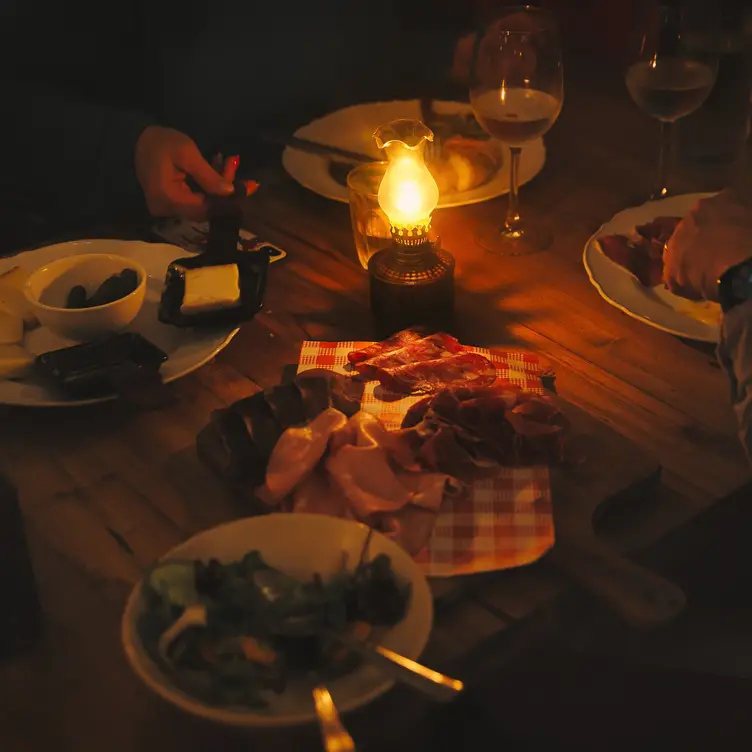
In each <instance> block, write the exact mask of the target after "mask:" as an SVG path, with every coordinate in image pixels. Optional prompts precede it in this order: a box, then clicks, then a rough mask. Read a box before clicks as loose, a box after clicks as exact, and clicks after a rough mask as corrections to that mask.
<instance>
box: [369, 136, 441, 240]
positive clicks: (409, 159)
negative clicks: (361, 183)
mask: <svg viewBox="0 0 752 752" xmlns="http://www.w3.org/2000/svg"><path fill="white" fill-rule="evenodd" d="M438 203H439V187H438V185H436V181H435V180H434V179H433V175H431V173H430V171H429V169H428V168H427V167H426V165H425V163H424V162H423V159H422V158H421V155H420V153H419V152H414V151H408V150H405V151H403V153H402V154H400V155H399V156H398V157H396V158H395V159H393V160H391V161H390V162H389V165H388V167H387V169H386V172H385V173H384V177H383V179H382V181H381V185H380V186H379V206H380V207H381V208H382V210H383V211H384V214H386V216H387V217H388V218H389V221H390V222H391V223H392V226H394V227H421V226H426V225H428V224H429V223H430V221H431V212H432V211H433V210H434V209H435V208H436V205H437V204H438Z"/></svg>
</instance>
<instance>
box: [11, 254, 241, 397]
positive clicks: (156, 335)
mask: <svg viewBox="0 0 752 752" xmlns="http://www.w3.org/2000/svg"><path fill="white" fill-rule="evenodd" d="M78 253H115V254H118V255H119V256H126V257H128V258H132V259H133V260H134V261H138V262H139V263H140V264H141V265H142V266H143V267H144V268H145V269H146V273H147V275H148V276H147V280H146V299H145V301H144V305H143V308H142V309H141V312H140V313H139V314H138V316H137V317H136V320H135V321H134V322H133V323H132V324H131V325H130V326H129V327H128V330H129V331H134V332H138V333H139V334H142V335H143V336H144V337H146V339H148V340H149V341H150V342H153V343H154V344H155V345H156V346H157V347H159V348H161V349H162V350H164V351H165V352H166V353H167V355H168V360H167V361H166V362H165V363H164V365H163V366H162V370H161V373H162V378H163V380H164V381H165V383H169V382H170V381H174V380H175V379H179V378H180V377H182V376H185V375H187V374H189V373H191V372H192V371H195V370H196V369H197V368H200V367H201V366H202V365H204V363H206V362H207V361H208V360H210V359H211V358H213V357H214V356H215V355H216V354H217V353H218V352H219V351H220V350H221V349H222V348H223V347H225V346H226V345H227V344H228V343H229V342H230V340H231V339H232V338H233V336H234V335H235V334H236V332H237V331H238V330H237V329H221V330H211V331H209V330H206V331H203V330H194V329H178V328H176V327H173V326H168V325H166V324H162V323H160V322H159V321H158V319H157V310H158V308H159V299H160V297H161V294H162V287H163V285H164V278H165V272H166V271H167V267H168V266H169V264H170V262H172V261H174V260H175V259H178V258H185V257H186V255H192V254H190V253H188V252H187V251H185V250H184V249H182V248H178V247H177V246H174V245H167V244H165V243H143V242H141V241H134V240H76V241H73V242H70V243H59V244H57V245H50V246H46V247H44V248H37V249H35V250H33V251H26V252H24V253H19V254H18V255H17V256H12V257H11V258H6V259H0V273H1V272H4V271H6V270H7V269H10V268H12V267H14V266H20V267H23V268H24V269H28V270H29V271H32V270H34V269H37V268H38V267H40V266H42V265H43V264H47V263H49V262H50V261H54V260H55V259H59V258H62V257H64V256H71V255H74V254H78ZM73 344H77V343H75V342H70V341H69V340H66V339H64V338H62V337H59V336H57V335H56V334H53V333H52V332H51V331H49V330H48V329H45V328H43V327H39V328H37V329H32V330H31V331H28V332H27V333H26V337H25V340H24V346H25V347H26V348H27V349H28V350H30V351H31V352H32V353H33V354H34V355H41V354H42V353H45V352H49V351H50V350H57V349H59V348H61V347H68V346H70V345H73ZM112 399H115V395H111V396H106V397H98V398H95V399H72V398H66V397H65V396H63V395H61V394H59V393H58V392H56V391H52V390H51V389H49V388H48V387H47V386H46V385H45V384H44V383H43V382H42V381H38V380H36V379H34V378H33V377H30V378H28V379H26V380H23V381H4V380H0V404H4V405H25V406H29V407H65V406H74V405H76V406H77V405H91V404H95V403H98V402H107V401H108V400H112Z"/></svg>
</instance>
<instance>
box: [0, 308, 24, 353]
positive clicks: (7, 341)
mask: <svg viewBox="0 0 752 752" xmlns="http://www.w3.org/2000/svg"><path fill="white" fill-rule="evenodd" d="M23 334H24V322H23V319H22V318H21V317H20V316H16V314H15V313H11V312H10V311H6V310H5V309H3V308H0V345H19V344H21V342H22V341H23Z"/></svg>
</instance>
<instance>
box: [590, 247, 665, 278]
mask: <svg viewBox="0 0 752 752" xmlns="http://www.w3.org/2000/svg"><path fill="white" fill-rule="evenodd" d="M598 245H599V246H600V249H601V250H602V251H603V254H604V255H605V256H606V257H607V258H609V259H611V261H613V262H614V263H615V264H618V265H619V266H621V267H622V268H623V269H626V270H627V271H628V272H630V273H631V274H634V276H635V277H637V279H638V280H639V282H640V284H642V285H645V287H655V286H656V285H660V284H661V282H662V281H663V257H662V255H661V256H658V255H657V254H656V251H655V249H654V248H653V244H652V242H651V241H650V240H647V239H643V240H640V241H638V242H633V241H631V240H630V239H629V238H627V237H626V236H624V235H604V236H602V237H600V238H598ZM661 249H662V247H661Z"/></svg>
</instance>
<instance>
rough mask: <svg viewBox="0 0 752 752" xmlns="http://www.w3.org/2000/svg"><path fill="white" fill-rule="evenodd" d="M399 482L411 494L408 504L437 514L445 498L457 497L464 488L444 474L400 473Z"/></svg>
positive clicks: (454, 479)
mask: <svg viewBox="0 0 752 752" xmlns="http://www.w3.org/2000/svg"><path fill="white" fill-rule="evenodd" d="M397 478H398V479H399V482H400V483H401V484H402V485H403V486H405V488H407V489H409V490H410V491H411V492H412V494H413V495H412V498H411V499H410V503H411V504H412V505H413V506H416V507H420V508H421V509H427V510H428V511H429V512H434V514H438V512H439V510H440V509H441V505H442V503H443V502H444V499H445V498H448V497H454V496H459V495H460V494H461V493H462V492H463V490H464V486H463V485H462V483H460V482H459V481H458V480H457V479H456V478H452V476H451V475H446V474H445V473H400V474H399V475H398V476H397Z"/></svg>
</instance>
